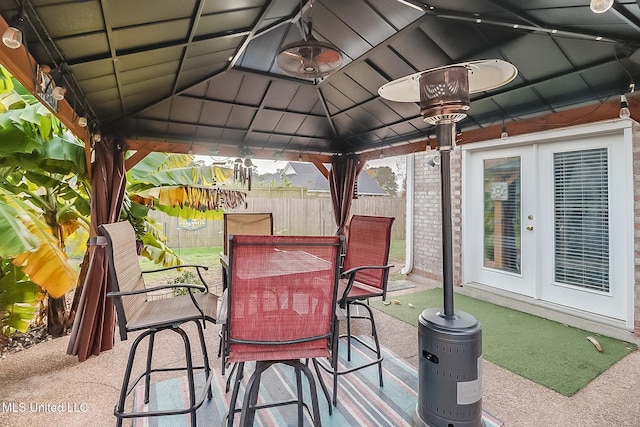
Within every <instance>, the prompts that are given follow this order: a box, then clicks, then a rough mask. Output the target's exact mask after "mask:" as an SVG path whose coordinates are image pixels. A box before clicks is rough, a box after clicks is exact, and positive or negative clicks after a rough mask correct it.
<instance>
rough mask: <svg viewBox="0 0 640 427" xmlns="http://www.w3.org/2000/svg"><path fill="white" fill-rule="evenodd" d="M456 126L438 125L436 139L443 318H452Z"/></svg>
mask: <svg viewBox="0 0 640 427" xmlns="http://www.w3.org/2000/svg"><path fill="white" fill-rule="evenodd" d="M455 127H456V124H455V123H453V122H451V123H438V124H437V125H436V139H437V141H438V150H439V151H440V200H441V203H440V206H441V210H442V212H441V214H442V291H443V294H444V316H445V317H448V318H453V317H454V315H455V313H454V309H453V228H452V226H451V156H450V154H451V149H452V148H453V147H454V144H455V140H454V138H455V134H456V132H455Z"/></svg>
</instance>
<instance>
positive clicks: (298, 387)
mask: <svg viewBox="0 0 640 427" xmlns="http://www.w3.org/2000/svg"><path fill="white" fill-rule="evenodd" d="M295 371H296V372H295V373H296V392H297V398H298V425H299V426H301V425H303V423H304V405H303V403H304V401H303V396H302V373H301V371H300V370H298V369H296V370H295Z"/></svg>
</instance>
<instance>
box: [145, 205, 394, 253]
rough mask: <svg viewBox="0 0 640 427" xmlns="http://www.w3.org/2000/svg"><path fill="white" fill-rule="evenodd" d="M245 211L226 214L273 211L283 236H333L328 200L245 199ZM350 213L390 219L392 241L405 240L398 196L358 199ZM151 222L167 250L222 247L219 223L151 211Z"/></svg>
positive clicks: (221, 228)
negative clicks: (190, 220) (164, 238)
mask: <svg viewBox="0 0 640 427" xmlns="http://www.w3.org/2000/svg"><path fill="white" fill-rule="evenodd" d="M247 202H248V207H247V209H244V208H242V209H234V210H228V211H227V212H273V231H274V233H276V234H284V235H323V236H330V235H333V234H335V232H336V225H335V220H334V219H333V208H332V206H331V199H328V198H311V199H248V200H247ZM351 213H352V214H354V215H355V214H357V215H377V216H393V217H395V218H396V220H395V222H394V223H393V229H392V237H391V238H392V239H394V240H395V239H404V238H405V224H406V218H405V213H406V200H405V198H400V197H362V198H360V199H356V200H354V201H353V206H352V207H351ZM151 216H152V217H153V219H155V220H156V221H158V222H159V223H160V224H162V226H163V231H164V234H165V235H166V236H167V239H168V241H167V245H168V246H169V247H171V248H179V247H182V248H191V247H200V246H222V243H223V242H222V239H223V227H222V221H204V222H198V221H194V222H193V223H192V224H187V223H185V221H184V220H178V218H175V217H170V216H167V215H165V214H163V213H162V212H152V214H151Z"/></svg>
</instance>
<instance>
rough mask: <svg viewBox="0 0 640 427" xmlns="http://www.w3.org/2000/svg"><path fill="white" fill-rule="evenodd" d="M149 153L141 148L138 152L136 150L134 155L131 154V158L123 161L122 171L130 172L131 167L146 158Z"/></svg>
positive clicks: (149, 151)
mask: <svg viewBox="0 0 640 427" xmlns="http://www.w3.org/2000/svg"><path fill="white" fill-rule="evenodd" d="M149 153H151V150H149V149H147V148H141V149H139V150H136V152H135V153H133V154H132V155H131V156H129V157H128V158H127V160H125V161H124V170H127V171H128V170H131V168H132V167H134V166H135V165H137V164H138V163H139V162H140V161H141V160H142V159H144V158H145V157H147V155H148V154H149Z"/></svg>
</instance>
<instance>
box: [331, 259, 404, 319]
mask: <svg viewBox="0 0 640 427" xmlns="http://www.w3.org/2000/svg"><path fill="white" fill-rule="evenodd" d="M391 267H393V264H387V265H361V266H359V267H353V268H350V269H349V270H345V271H343V272H342V273H341V276H342V277H343V278H348V279H349V281H348V282H347V287H346V288H345V290H344V293H343V294H342V298H340V300H339V301H340V304H339V307H340V308H342V309H345V308H347V295H349V292H351V288H352V287H353V282H354V281H355V279H356V273H357V272H358V271H362V270H387V271H389V269H390V268H391Z"/></svg>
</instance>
